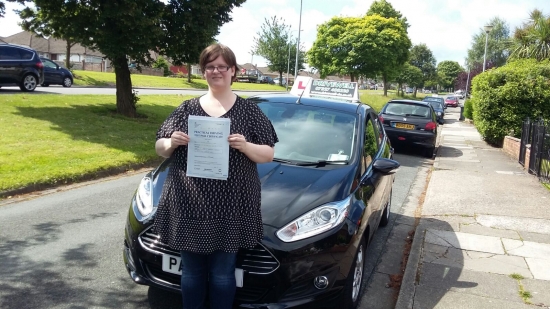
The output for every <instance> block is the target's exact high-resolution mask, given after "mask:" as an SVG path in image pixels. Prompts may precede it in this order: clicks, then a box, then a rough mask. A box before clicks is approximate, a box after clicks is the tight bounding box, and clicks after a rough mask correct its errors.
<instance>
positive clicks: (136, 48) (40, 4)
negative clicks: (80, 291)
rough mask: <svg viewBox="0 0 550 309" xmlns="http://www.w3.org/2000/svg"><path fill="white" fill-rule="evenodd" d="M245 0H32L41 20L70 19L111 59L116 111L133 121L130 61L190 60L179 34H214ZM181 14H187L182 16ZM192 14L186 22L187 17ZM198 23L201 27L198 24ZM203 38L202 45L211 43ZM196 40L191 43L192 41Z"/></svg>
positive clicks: (79, 36) (79, 38) (80, 38)
mask: <svg viewBox="0 0 550 309" xmlns="http://www.w3.org/2000/svg"><path fill="white" fill-rule="evenodd" d="M243 1H244V0H218V1H208V3H206V2H205V1H200V0H170V1H169V2H168V4H164V2H161V1H159V0H117V1H104V0H71V1H66V0H33V2H34V5H35V7H36V9H37V11H38V12H40V14H41V15H40V16H41V18H42V20H43V21H44V22H47V23H49V24H50V25H53V24H60V25H61V24H66V23H67V19H69V17H68V16H72V17H71V18H70V20H71V21H74V22H75V24H74V25H71V27H72V28H74V29H78V31H74V32H72V35H74V40H75V42H77V43H80V44H82V45H83V46H86V47H88V48H90V49H92V50H99V51H101V52H102V53H103V54H105V56H106V58H108V59H109V60H111V64H112V66H113V68H114V71H115V75H116V88H117V92H116V97H117V101H116V102H117V103H116V106H117V112H118V113H120V114H123V115H125V116H129V117H136V116H137V113H136V106H135V102H136V97H135V94H134V93H133V92H132V81H131V77H130V70H129V69H128V59H132V60H133V61H134V62H136V63H137V64H138V65H140V64H142V65H149V64H150V63H151V62H152V58H151V53H150V52H151V51H159V50H160V51H165V52H167V53H168V54H166V56H168V57H170V58H175V59H181V57H185V56H189V57H190V58H192V57H191V56H194V58H193V59H198V55H199V52H200V51H199V52H198V51H197V50H198V49H197V48H196V45H193V44H188V42H189V41H185V40H181V41H178V40H177V39H175V38H179V35H181V33H185V35H186V36H188V37H196V38H199V39H204V38H207V37H209V35H215V34H216V33H217V32H216V31H217V30H216V31H213V30H212V28H213V27H214V26H212V25H220V24H223V23H224V22H227V21H229V20H230V17H229V12H230V11H231V9H232V8H233V7H234V6H238V5H240V3H242V2H243ZM184 12H185V13H186V14H184ZM191 15H193V16H196V18H195V19H189V22H188V23H184V22H183V21H184V20H185V18H188V17H189V16H191ZM197 24H199V25H197ZM211 41H212V40H211V36H210V39H209V40H205V41H204V42H205V44H206V43H209V42H211ZM193 42H195V41H193Z"/></svg>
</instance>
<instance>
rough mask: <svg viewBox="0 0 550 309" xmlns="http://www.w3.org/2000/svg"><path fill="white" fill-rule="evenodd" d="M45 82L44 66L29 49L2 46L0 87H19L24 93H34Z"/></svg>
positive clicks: (18, 46) (33, 51)
mask: <svg viewBox="0 0 550 309" xmlns="http://www.w3.org/2000/svg"><path fill="white" fill-rule="evenodd" d="M43 82H44V64H43V63H42V61H41V60H40V57H39V56H38V53H37V52H36V51H35V50H34V49H32V48H29V47H25V46H20V45H15V44H5V43H1V44H0V87H1V86H8V85H14V84H15V85H17V86H19V88H21V90H22V91H34V89H35V88H36V86H37V85H39V84H42V83H43Z"/></svg>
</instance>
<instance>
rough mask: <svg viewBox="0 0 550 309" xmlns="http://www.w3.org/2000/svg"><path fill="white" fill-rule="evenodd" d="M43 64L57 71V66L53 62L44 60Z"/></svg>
mask: <svg viewBox="0 0 550 309" xmlns="http://www.w3.org/2000/svg"><path fill="white" fill-rule="evenodd" d="M42 63H43V64H44V66H46V67H48V68H52V69H57V65H56V64H55V63H54V62H53V61H49V60H45V59H42Z"/></svg>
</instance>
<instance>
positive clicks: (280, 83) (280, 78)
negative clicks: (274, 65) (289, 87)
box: [279, 71, 288, 86]
mask: <svg viewBox="0 0 550 309" xmlns="http://www.w3.org/2000/svg"><path fill="white" fill-rule="evenodd" d="M286 82H287V83H288V80H287V81H286ZM282 85H283V72H282V71H279V86H282Z"/></svg>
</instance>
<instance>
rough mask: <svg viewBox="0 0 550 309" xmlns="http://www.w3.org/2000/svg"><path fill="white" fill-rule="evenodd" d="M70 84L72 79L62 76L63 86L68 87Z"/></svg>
mask: <svg viewBox="0 0 550 309" xmlns="http://www.w3.org/2000/svg"><path fill="white" fill-rule="evenodd" d="M72 85H73V81H72V80H71V78H70V77H65V78H63V87H65V88H68V87H71V86H72Z"/></svg>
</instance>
